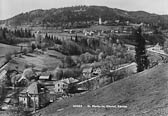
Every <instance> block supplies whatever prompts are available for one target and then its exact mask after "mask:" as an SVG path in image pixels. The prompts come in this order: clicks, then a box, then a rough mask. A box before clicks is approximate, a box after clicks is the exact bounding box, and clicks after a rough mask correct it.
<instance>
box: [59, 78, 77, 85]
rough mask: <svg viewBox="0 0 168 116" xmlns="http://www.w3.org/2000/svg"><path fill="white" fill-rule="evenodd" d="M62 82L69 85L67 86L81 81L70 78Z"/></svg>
mask: <svg viewBox="0 0 168 116" xmlns="http://www.w3.org/2000/svg"><path fill="white" fill-rule="evenodd" d="M62 81H63V82H65V83H67V84H70V83H76V82H78V81H79V80H77V79H74V78H72V77H70V78H67V79H64V80H62Z"/></svg>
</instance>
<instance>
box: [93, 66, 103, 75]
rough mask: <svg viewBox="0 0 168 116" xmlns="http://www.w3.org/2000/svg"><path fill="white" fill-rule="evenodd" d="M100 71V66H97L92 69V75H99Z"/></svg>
mask: <svg viewBox="0 0 168 116" xmlns="http://www.w3.org/2000/svg"><path fill="white" fill-rule="evenodd" d="M101 72H102V71H101V68H99V67H98V68H94V69H93V75H101Z"/></svg>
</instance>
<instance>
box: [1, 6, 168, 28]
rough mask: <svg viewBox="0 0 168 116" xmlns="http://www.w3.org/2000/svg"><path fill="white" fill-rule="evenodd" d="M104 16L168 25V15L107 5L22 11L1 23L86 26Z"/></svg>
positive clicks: (108, 19)
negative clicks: (125, 9) (126, 9)
mask: <svg viewBox="0 0 168 116" xmlns="http://www.w3.org/2000/svg"><path fill="white" fill-rule="evenodd" d="M99 17H102V20H103V21H108V22H109V24H113V22H114V21H115V20H120V21H122V22H125V21H130V22H133V23H140V22H145V23H150V24H156V23H158V21H160V25H162V26H164V27H167V25H168V16H167V15H157V14H150V13H147V12H144V11H134V12H133V11H124V10H120V9H116V8H109V7H105V6H75V7H65V8H58V9H55V8H53V9H49V10H42V9H38V10H33V11H30V12H26V13H21V14H19V15H16V16H14V17H12V18H10V19H7V20H4V21H1V22H0V23H1V24H4V23H7V24H10V25H14V26H18V25H29V26H30V25H31V26H49V27H52V26H54V27H55V26H63V27H65V28H68V27H69V28H70V27H75V26H76V25H77V27H86V26H88V25H91V24H92V23H93V21H98V18H99Z"/></svg>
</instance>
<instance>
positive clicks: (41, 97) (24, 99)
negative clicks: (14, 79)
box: [19, 82, 49, 109]
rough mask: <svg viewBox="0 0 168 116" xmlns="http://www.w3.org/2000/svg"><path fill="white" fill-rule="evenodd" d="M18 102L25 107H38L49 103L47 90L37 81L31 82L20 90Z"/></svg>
mask: <svg viewBox="0 0 168 116" xmlns="http://www.w3.org/2000/svg"><path fill="white" fill-rule="evenodd" d="M19 102H20V103H22V104H23V105H25V106H26V107H27V108H36V109H38V108H40V107H43V106H45V105H47V104H48V103H49V91H48V90H47V89H46V88H45V87H44V86H42V85H41V84H39V83H38V82H33V83H32V84H30V85H29V86H28V87H27V88H25V89H24V90H23V91H21V92H20V94H19Z"/></svg>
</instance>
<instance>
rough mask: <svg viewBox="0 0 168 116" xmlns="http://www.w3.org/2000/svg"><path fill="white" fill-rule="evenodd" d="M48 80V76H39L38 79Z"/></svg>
mask: <svg viewBox="0 0 168 116" xmlns="http://www.w3.org/2000/svg"><path fill="white" fill-rule="evenodd" d="M49 78H50V75H48V76H40V77H39V79H49Z"/></svg>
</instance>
